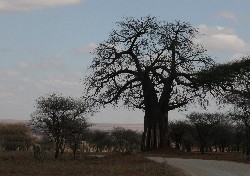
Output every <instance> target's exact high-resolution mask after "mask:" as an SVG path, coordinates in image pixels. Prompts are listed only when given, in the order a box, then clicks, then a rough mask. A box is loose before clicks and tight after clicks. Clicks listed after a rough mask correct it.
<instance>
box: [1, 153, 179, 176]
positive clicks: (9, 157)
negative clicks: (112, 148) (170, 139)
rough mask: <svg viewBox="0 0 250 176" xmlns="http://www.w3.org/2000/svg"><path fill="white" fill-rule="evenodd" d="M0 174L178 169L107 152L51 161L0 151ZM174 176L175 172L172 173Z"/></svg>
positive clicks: (158, 175) (132, 174) (101, 175)
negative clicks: (105, 153) (99, 155)
mask: <svg viewBox="0 0 250 176" xmlns="http://www.w3.org/2000/svg"><path fill="white" fill-rule="evenodd" d="M0 166H1V167H0V175H1V176H2V175H4V176H11V175H13V176H14V175H15V176H16V175H88V176H97V175H98V176H106V175H107V176H109V175H119V176H150V175H154V176H163V175H164V176H168V175H171V176H174V175H175V174H174V173H176V174H177V173H178V170H177V169H175V168H173V167H170V166H167V165H166V164H159V163H155V162H153V161H151V160H149V159H146V158H145V157H144V156H142V155H138V154H131V155H127V156H124V155H121V154H110V155H107V156H105V157H103V158H98V157H93V156H92V157H91V156H89V155H85V156H83V157H82V158H81V159H78V160H73V159H72V155H71V154H69V155H67V154H65V155H63V157H62V158H60V159H58V160H55V159H53V155H52V153H51V154H46V155H45V156H43V159H42V160H35V159H34V158H33V156H32V152H23V151H21V152H0ZM176 176H177V175H176Z"/></svg>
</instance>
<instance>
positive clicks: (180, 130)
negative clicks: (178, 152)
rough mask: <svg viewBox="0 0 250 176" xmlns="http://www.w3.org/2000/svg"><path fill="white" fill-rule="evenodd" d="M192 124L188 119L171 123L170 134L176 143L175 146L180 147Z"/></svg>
mask: <svg viewBox="0 0 250 176" xmlns="http://www.w3.org/2000/svg"><path fill="white" fill-rule="evenodd" d="M191 128H192V127H191V126H190V124H188V123H187V122H186V121H173V122H170V123H169V136H170V138H171V140H172V141H173V142H174V143H175V148H177V149H180V146H181V144H182V142H183V138H184V136H185V135H187V134H188V132H189V131H190V130H191Z"/></svg>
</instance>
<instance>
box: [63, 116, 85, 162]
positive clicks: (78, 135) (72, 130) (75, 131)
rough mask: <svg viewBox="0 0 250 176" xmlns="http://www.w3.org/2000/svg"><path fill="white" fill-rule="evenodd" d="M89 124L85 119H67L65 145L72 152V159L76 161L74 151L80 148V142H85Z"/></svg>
mask: <svg viewBox="0 0 250 176" xmlns="http://www.w3.org/2000/svg"><path fill="white" fill-rule="evenodd" d="M89 127H90V124H89V123H88V122H87V121H86V119H84V118H81V119H68V122H67V127H66V128H67V131H66V137H65V138H66V143H67V144H68V145H69V147H70V148H71V149H72V151H73V156H74V159H76V151H77V150H78V149H79V148H80V144H81V141H83V140H86V138H87V137H86V136H87V131H88V128H89Z"/></svg>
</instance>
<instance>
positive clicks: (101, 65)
mask: <svg viewBox="0 0 250 176" xmlns="http://www.w3.org/2000/svg"><path fill="white" fill-rule="evenodd" d="M117 24H118V27H119V30H113V31H112V32H111V34H110V36H109V38H108V40H106V41H104V42H103V43H100V44H99V45H98V47H97V48H96V50H95V52H94V54H95V58H94V59H93V63H92V65H91V66H90V70H91V71H92V73H91V74H90V75H89V76H87V78H86V82H85V86H86V88H87V92H88V93H89V94H90V96H94V97H97V100H98V101H99V103H100V104H101V105H105V104H109V103H111V104H114V105H116V104H117V103H118V102H123V104H124V105H126V106H128V107H130V108H139V109H142V110H143V111H144V112H145V116H144V133H143V134H144V135H143V137H142V146H143V147H142V150H150V149H155V148H162V147H166V146H167V139H168V135H167V125H168V112H169V111H171V110H173V109H176V108H179V107H182V106H184V105H186V104H187V103H189V102H191V101H192V100H194V98H195V97H197V96H198V97H202V95H204V94H203V93H204V92H202V91H200V89H199V87H198V86H197V84H196V73H197V72H199V71H200V70H201V69H205V68H209V67H210V66H211V65H212V64H213V61H212V59H211V58H210V57H208V56H207V55H206V53H205V49H203V47H202V46H200V45H198V44H197V43H195V42H194V41H195V37H196V35H197V34H198V33H197V30H196V29H195V28H193V27H192V26H191V25H190V24H189V23H185V22H180V21H175V22H165V21H158V20H157V19H156V18H154V17H150V16H148V17H146V18H141V19H134V18H126V19H125V20H124V21H122V22H119V23H117Z"/></svg>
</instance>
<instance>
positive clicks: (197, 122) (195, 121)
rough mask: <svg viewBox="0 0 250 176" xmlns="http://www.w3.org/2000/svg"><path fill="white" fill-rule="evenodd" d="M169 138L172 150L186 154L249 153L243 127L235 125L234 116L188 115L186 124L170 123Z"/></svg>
mask: <svg viewBox="0 0 250 176" xmlns="http://www.w3.org/2000/svg"><path fill="white" fill-rule="evenodd" d="M169 135H170V140H171V143H172V145H173V147H174V148H176V149H179V150H183V151H186V152H191V151H194V150H196V151H200V153H201V154H204V153H205V152H238V153H239V152H241V153H243V154H247V150H248V145H247V143H248V142H247V141H248V139H247V138H248V136H247V135H248V134H247V133H246V129H245V127H244V124H243V123H241V122H240V121H235V120H234V119H233V118H232V114H227V115H225V114H219V113H214V114H212V113H195V112H194V113H191V114H189V115H187V120H176V121H171V122H170V124H169ZM247 156H248V155H247Z"/></svg>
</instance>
